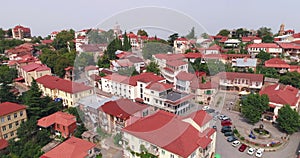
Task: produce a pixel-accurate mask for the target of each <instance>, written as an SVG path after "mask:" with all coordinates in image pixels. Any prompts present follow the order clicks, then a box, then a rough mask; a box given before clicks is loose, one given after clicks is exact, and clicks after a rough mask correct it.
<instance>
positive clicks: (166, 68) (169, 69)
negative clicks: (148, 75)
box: [164, 67, 174, 73]
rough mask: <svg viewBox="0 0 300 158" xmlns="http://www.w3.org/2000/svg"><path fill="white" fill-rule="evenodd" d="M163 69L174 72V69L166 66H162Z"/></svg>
mask: <svg viewBox="0 0 300 158" xmlns="http://www.w3.org/2000/svg"><path fill="white" fill-rule="evenodd" d="M164 70H167V71H169V72H172V73H173V72H174V70H172V69H171V68H168V67H164Z"/></svg>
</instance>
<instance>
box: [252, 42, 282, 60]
mask: <svg viewBox="0 0 300 158" xmlns="http://www.w3.org/2000/svg"><path fill="white" fill-rule="evenodd" d="M247 50H248V52H249V53H250V54H255V55H257V54H258V53H259V52H260V51H265V52H267V53H270V54H271V55H272V56H274V57H276V56H277V57H279V56H280V55H281V53H282V48H280V47H279V46H278V45H277V44H276V43H254V44H250V45H248V46H247Z"/></svg>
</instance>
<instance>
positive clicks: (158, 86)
mask: <svg viewBox="0 0 300 158" xmlns="http://www.w3.org/2000/svg"><path fill="white" fill-rule="evenodd" d="M173 87H174V85H172V84H167V83H161V82H152V83H150V84H149V85H148V86H146V88H147V89H151V90H154V91H158V92H162V91H166V90H168V89H171V88H173Z"/></svg>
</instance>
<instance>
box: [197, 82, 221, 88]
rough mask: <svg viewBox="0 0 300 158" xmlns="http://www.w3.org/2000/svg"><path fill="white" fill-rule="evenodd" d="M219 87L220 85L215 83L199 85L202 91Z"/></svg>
mask: <svg viewBox="0 0 300 158" xmlns="http://www.w3.org/2000/svg"><path fill="white" fill-rule="evenodd" d="M217 87H218V84H217V83H214V82H205V83H199V88H200V89H215V88H217Z"/></svg>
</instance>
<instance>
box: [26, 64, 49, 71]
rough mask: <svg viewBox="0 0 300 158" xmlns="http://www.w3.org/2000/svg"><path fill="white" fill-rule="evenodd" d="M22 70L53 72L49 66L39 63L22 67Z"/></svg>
mask: <svg viewBox="0 0 300 158" xmlns="http://www.w3.org/2000/svg"><path fill="white" fill-rule="evenodd" d="M21 69H23V70H24V71H25V72H32V71H36V72H40V71H49V70H51V69H50V68H49V67H48V66H46V65H43V64H38V63H31V64H28V65H25V66H22V67H21Z"/></svg>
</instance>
